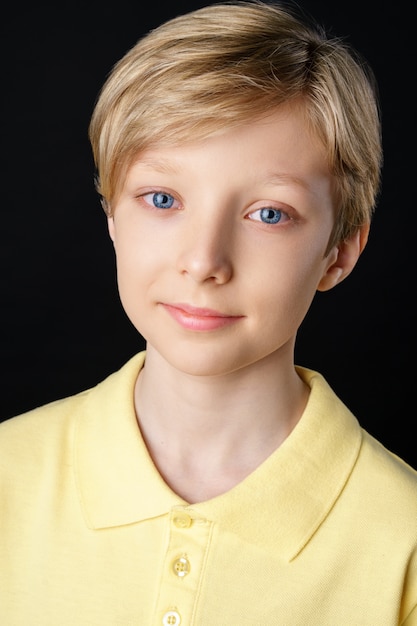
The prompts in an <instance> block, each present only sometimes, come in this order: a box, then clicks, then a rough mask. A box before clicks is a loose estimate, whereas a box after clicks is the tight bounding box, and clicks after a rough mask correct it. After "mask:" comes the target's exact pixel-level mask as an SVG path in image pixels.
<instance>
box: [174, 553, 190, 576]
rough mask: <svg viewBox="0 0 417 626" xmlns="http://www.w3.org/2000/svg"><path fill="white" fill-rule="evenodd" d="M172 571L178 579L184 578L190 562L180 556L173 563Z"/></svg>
mask: <svg viewBox="0 0 417 626" xmlns="http://www.w3.org/2000/svg"><path fill="white" fill-rule="evenodd" d="M172 569H173V570H174V574H176V575H177V576H178V577H179V578H184V576H187V574H189V573H190V561H189V560H188V559H187V558H186V557H185V556H180V558H179V559H176V560H175V561H174V562H173V564H172Z"/></svg>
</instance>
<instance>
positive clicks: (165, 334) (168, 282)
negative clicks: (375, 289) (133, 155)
mask: <svg viewBox="0 0 417 626" xmlns="http://www.w3.org/2000/svg"><path fill="white" fill-rule="evenodd" d="M113 209H114V211H113V217H110V218H109V233H110V236H111V239H112V240H113V243H114V247H115V253H116V262H117V274H118V285H119V292H120V297H121V301H122V304H123V306H124V308H125V310H126V313H127V315H128V316H129V318H130V320H131V321H132V323H133V324H134V326H135V327H136V328H137V330H138V331H139V332H140V334H141V335H142V336H143V337H144V338H145V339H146V341H147V356H146V365H145V367H144V368H143V370H142V372H141V373H140V375H139V377H138V381H137V384H136V388H135V408H136V413H137V416H138V423H139V426H140V428H141V431H142V433H143V436H144V439H145V442H146V444H147V446H148V449H149V452H150V455H151V457H152V459H153V461H154V463H155V465H156V466H157V468H158V469H159V471H160V473H161V475H162V476H163V478H164V479H165V481H166V482H167V484H168V485H169V486H170V487H171V488H172V489H173V490H174V491H176V492H177V493H178V494H179V495H181V496H182V497H183V498H184V499H185V500H187V501H188V502H196V501H201V500H204V499H208V498H210V497H214V496H216V495H218V494H220V493H222V492H224V491H226V490H228V489H230V488H232V487H233V486H234V485H236V484H237V483H238V482H240V481H241V480H243V479H244V478H245V476H247V475H248V474H249V473H250V472H252V471H253V470H254V469H255V468H256V467H257V466H258V465H259V464H260V463H262V462H263V461H264V460H265V459H266V458H267V457H268V456H269V455H270V454H271V453H272V452H273V451H274V450H275V449H276V448H277V447H278V446H279V445H280V444H281V443H282V441H284V439H285V438H286V437H287V436H288V435H289V434H290V432H291V431H292V429H293V428H294V426H295V425H296V424H297V422H298V420H299V419H300V417H301V415H302V412H303V410H304V407H305V405H306V402H307V399H308V388H307V387H306V386H305V385H304V383H303V382H302V381H301V380H300V378H299V376H298V375H297V373H296V371H295V367H294V344H295V339H296V334H297V330H298V328H299V326H300V324H301V322H302V320H303V318H304V317H305V315H306V313H307V311H308V309H309V307H310V305H311V302H312V300H313V298H314V295H315V293H316V291H317V290H327V289H331V288H332V287H334V286H335V285H336V284H338V283H339V282H340V281H342V280H343V279H344V278H345V277H346V276H347V275H348V274H349V273H350V271H351V270H352V269H353V267H354V265H355V263H356V262H357V260H358V257H359V255H360V253H361V251H362V249H363V247H364V245H365V243H366V238H367V233H368V228H367V226H364V228H363V229H362V230H360V231H358V233H357V234H356V235H355V236H354V237H352V238H351V239H350V240H348V241H346V242H343V243H342V244H340V245H338V246H334V247H333V248H332V250H331V251H330V253H328V255H327V256H324V255H325V250H326V247H327V243H328V240H329V237H330V233H331V230H332V227H333V224H334V214H335V194H334V185H333V180H332V177H331V175H330V173H329V171H328V168H327V165H326V157H325V152H324V149H323V147H322V146H321V144H320V143H318V141H317V140H315V139H314V137H312V136H311V135H310V134H309V132H308V130H307V127H306V123H305V120H304V118H303V111H302V109H301V107H295V106H291V107H287V106H282V107H280V108H279V109H278V110H275V111H273V112H271V115H269V116H268V117H266V118H263V119H262V120H259V119H258V120H254V121H253V122H252V123H251V124H246V125H242V126H240V127H238V128H235V129H231V130H227V131H224V132H222V133H221V134H217V135H215V136H213V137H210V138H208V139H205V140H201V141H195V142H190V143H187V144H183V145H180V146H175V147H161V148H159V149H158V148H156V149H152V150H149V151H145V152H144V153H142V154H140V155H139V156H138V160H137V161H136V162H135V163H134V164H133V165H132V167H131V168H130V170H129V171H128V174H127V177H126V180H125V183H124V186H123V188H122V190H121V193H120V195H119V196H118V198H117V201H116V203H115V206H114V207H113ZM161 390H163V392H161Z"/></svg>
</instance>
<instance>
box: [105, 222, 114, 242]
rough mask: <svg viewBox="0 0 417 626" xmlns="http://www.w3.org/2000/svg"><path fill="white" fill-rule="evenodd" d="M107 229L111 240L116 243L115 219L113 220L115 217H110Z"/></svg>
mask: <svg viewBox="0 0 417 626" xmlns="http://www.w3.org/2000/svg"><path fill="white" fill-rule="evenodd" d="M107 228H108V229H109V235H110V239H111V240H112V242H113V243H114V240H115V231H114V219H113V217H108V218H107Z"/></svg>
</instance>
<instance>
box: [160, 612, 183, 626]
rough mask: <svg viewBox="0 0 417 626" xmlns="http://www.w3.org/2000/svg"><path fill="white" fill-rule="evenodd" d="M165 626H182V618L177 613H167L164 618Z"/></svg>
mask: <svg viewBox="0 0 417 626" xmlns="http://www.w3.org/2000/svg"><path fill="white" fill-rule="evenodd" d="M162 623H163V625H164V626H179V625H180V624H181V617H180V614H179V613H177V611H167V612H166V613H165V615H164V617H163V618H162Z"/></svg>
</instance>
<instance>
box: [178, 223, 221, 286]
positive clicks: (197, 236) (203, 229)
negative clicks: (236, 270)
mask: <svg viewBox="0 0 417 626" xmlns="http://www.w3.org/2000/svg"><path fill="white" fill-rule="evenodd" d="M180 238H181V242H180V244H179V249H180V253H179V255H178V270H179V271H180V273H181V274H183V275H186V276H189V277H190V278H191V279H192V280H194V281H195V282H197V283H204V282H207V281H208V282H212V283H214V284H219V285H221V284H225V283H227V282H228V281H229V280H230V279H231V277H232V274H233V264H232V254H233V250H232V228H231V226H230V224H228V220H227V219H217V220H216V219H214V218H212V219H211V218H210V217H208V219H204V220H201V219H196V220H190V221H189V223H188V224H187V226H186V228H185V229H184V230H183V231H182V234H181V236H180Z"/></svg>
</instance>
